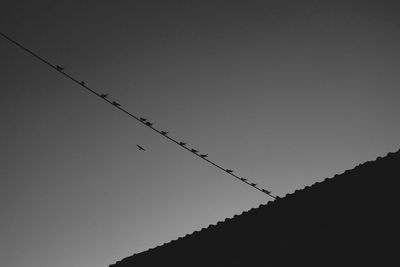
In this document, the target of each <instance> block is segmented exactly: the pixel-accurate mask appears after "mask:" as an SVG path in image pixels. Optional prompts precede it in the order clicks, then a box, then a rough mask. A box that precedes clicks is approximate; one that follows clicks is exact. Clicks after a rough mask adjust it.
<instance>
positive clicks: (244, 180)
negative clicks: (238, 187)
mask: <svg viewBox="0 0 400 267" xmlns="http://www.w3.org/2000/svg"><path fill="white" fill-rule="evenodd" d="M239 179H240V180H242V181H243V182H247V179H246V178H239Z"/></svg>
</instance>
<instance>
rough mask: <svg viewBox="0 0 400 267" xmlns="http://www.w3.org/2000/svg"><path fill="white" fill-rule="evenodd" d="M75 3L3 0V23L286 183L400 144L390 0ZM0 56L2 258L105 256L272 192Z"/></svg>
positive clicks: (32, 260)
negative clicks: (139, 147)
mask: <svg viewBox="0 0 400 267" xmlns="http://www.w3.org/2000/svg"><path fill="white" fill-rule="evenodd" d="M82 2H83V1H63V2H62V1H2V4H1V8H0V25H1V31H2V32H4V33H6V34H8V35H10V36H11V37H12V38H15V39H16V40H18V41H19V42H21V43H23V44H24V45H26V46H27V47H29V48H30V49H32V50H34V51H36V52H37V53H39V54H40V55H42V56H43V57H45V58H47V59H48V60H50V61H51V62H53V63H54V64H60V65H63V66H65V67H66V72H68V73H69V74H71V75H73V76H75V77H76V78H78V79H83V80H85V81H86V83H87V84H88V85H89V86H90V87H93V88H94V89H96V90H98V91H99V92H108V93H109V94H110V96H111V98H112V99H115V100H118V102H120V103H121V104H122V105H123V106H124V107H125V108H126V109H128V110H129V111H131V112H132V113H134V114H137V115H138V116H144V117H147V118H149V119H150V120H151V121H152V122H154V125H155V126H156V127H157V128H160V129H165V130H167V131H169V132H170V135H171V136H172V137H174V138H177V139H179V140H184V141H186V142H188V143H189V144H190V145H192V146H193V147H195V148H198V149H199V150H200V151H201V152H203V153H208V154H209V155H210V159H211V160H213V161H215V162H217V163H219V164H221V165H222V166H223V167H226V168H229V169H234V170H235V171H236V173H237V174H239V175H241V176H244V177H247V178H249V179H251V180H252V181H254V182H256V183H258V184H260V185H261V187H263V188H266V189H270V190H272V191H273V192H274V193H275V194H277V195H279V196H284V195H285V194H287V193H290V192H293V191H294V190H296V189H300V188H302V187H304V186H305V185H310V184H312V183H315V182H316V181H320V180H323V179H324V178H326V177H331V176H333V175H334V174H336V173H341V172H343V171H344V170H346V169H349V168H352V167H353V166H355V165H356V164H358V163H361V162H364V161H366V160H372V159H374V158H376V157H377V156H382V155H384V154H386V153H387V152H389V151H395V150H397V149H399V147H400V140H399V135H400V125H399V123H398V119H399V118H398V114H400V105H399V102H400V101H399V99H400V91H399V85H400V75H398V71H399V67H400V61H399V59H400V51H399V47H400V27H399V26H400V24H399V23H400V20H399V11H400V9H399V6H400V5H399V4H397V3H396V2H397V1H392V2H393V3H392V2H389V1H210V2H208V1H118V2H117V1H103V2H102V1H92V2H88V1H87V2H85V3H82ZM0 58H1V60H0V71H1V75H0V85H1V97H0V121H1V123H2V127H1V129H2V130H1V131H0V147H1V149H0V162H1V163H0V164H1V165H0V166H1V167H0V178H1V180H0V211H1V214H2V216H1V220H0V236H1V240H0V258H1V259H2V266H4V267H21V266H30V267H53V266H58V267H82V266H85V267H99V266H107V265H108V264H111V263H114V262H115V261H117V260H120V259H122V258H123V257H126V256H129V255H132V254H133V253H138V252H141V251H143V250H146V249H148V248H151V247H154V246H156V245H160V244H162V243H165V242H168V241H170V240H172V239H176V238H177V237H179V236H183V235H185V234H188V233H191V232H193V231H194V230H199V229H201V228H202V227H206V226H208V225H209V224H213V223H216V222H217V221H219V220H222V219H224V218H226V217H232V216H233V215H234V214H238V213H241V212H242V211H244V210H248V209H250V208H253V207H257V206H258V205H259V204H265V203H266V202H267V201H269V200H270V199H269V198H268V197H267V196H265V195H263V194H261V193H260V192H258V191H255V190H252V189H251V188H250V187H248V186H246V185H244V184H241V183H240V182H238V181H236V180H234V179H233V178H232V177H230V176H228V175H226V174H224V173H223V172H221V171H220V170H218V169H216V168H214V167H212V166H209V165H208V164H207V163H206V162H203V161H201V160H199V159H198V158H196V157H194V156H193V155H191V154H190V153H188V152H186V151H184V150H182V149H181V148H179V147H178V146H176V145H174V144H173V143H171V142H169V141H167V140H166V139H164V138H162V137H161V136H159V135H157V134H155V133H154V132H152V131H151V130H149V129H147V128H146V127H144V126H142V125H141V124H139V123H137V122H136V121H134V120H132V119H130V118H129V117H128V116H126V115H124V114H122V113H120V112H118V111H117V110H116V109H114V108H113V107H112V106H110V105H106V104H105V103H104V102H102V101H100V100H99V99H97V98H96V97H93V96H92V95H90V94H88V93H87V92H85V91H83V90H82V89H81V88H80V87H79V86H77V85H75V84H74V83H72V82H71V81H69V80H67V79H65V78H64V77H62V76H61V75H59V74H57V73H56V72H55V71H54V70H51V69H49V68H48V67H47V66H45V65H43V64H42V63H40V62H38V61H37V60H35V59H34V58H32V57H31V56H30V55H28V54H26V53H25V52H23V51H21V50H19V49H18V48H17V47H15V46H13V45H12V44H10V43H9V42H7V41H6V40H4V39H1V40H0ZM136 144H141V145H143V146H144V147H145V148H146V149H147V151H145V152H142V151H138V150H137V147H136ZM377 182H379V181H378V180H377Z"/></svg>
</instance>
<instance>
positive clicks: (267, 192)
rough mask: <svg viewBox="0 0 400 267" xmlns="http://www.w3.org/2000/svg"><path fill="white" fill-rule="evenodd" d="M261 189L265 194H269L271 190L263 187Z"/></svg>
mask: <svg viewBox="0 0 400 267" xmlns="http://www.w3.org/2000/svg"><path fill="white" fill-rule="evenodd" d="M261 191H263V192H264V193H265V194H267V195H269V194H271V191H268V190H265V189H261Z"/></svg>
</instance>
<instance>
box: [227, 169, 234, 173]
mask: <svg viewBox="0 0 400 267" xmlns="http://www.w3.org/2000/svg"><path fill="white" fill-rule="evenodd" d="M225 171H226V172H227V173H232V172H233V170H229V169H226V170H225Z"/></svg>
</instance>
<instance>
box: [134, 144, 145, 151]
mask: <svg viewBox="0 0 400 267" xmlns="http://www.w3.org/2000/svg"><path fill="white" fill-rule="evenodd" d="M136 146H137V147H138V148H139V150H143V151H146V149H144V148H143V147H142V146H139V145H136Z"/></svg>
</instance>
